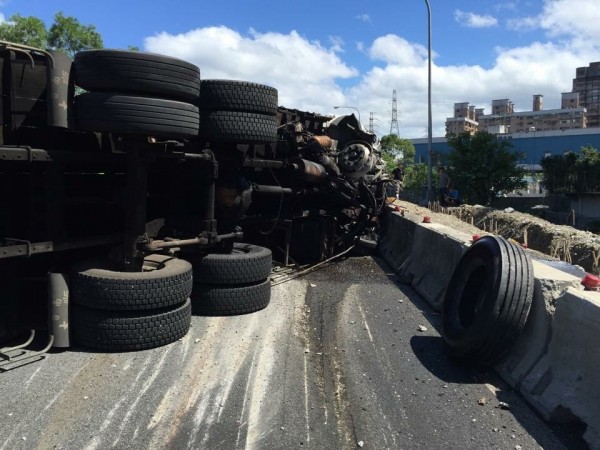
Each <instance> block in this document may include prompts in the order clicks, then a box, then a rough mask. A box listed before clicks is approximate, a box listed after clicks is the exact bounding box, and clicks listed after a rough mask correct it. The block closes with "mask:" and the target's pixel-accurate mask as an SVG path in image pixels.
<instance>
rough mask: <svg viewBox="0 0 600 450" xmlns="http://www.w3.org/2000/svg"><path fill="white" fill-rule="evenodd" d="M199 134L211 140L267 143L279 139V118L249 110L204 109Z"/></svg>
mask: <svg viewBox="0 0 600 450" xmlns="http://www.w3.org/2000/svg"><path fill="white" fill-rule="evenodd" d="M199 135H200V138H202V139H205V140H207V141H210V142H220V143H236V144H267V143H271V142H276V141H277V119H276V118H275V116H268V115H265V114H256V113H249V112H238V111H203V112H202V113H201V114H200V131H199Z"/></svg>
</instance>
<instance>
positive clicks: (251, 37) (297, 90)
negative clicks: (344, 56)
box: [145, 26, 358, 112]
mask: <svg viewBox="0 0 600 450" xmlns="http://www.w3.org/2000/svg"><path fill="white" fill-rule="evenodd" d="M338 44H339V43H338ZM145 48H146V50H148V51H150V52H154V53H162V54H167V55H171V56H174V57H177V58H181V59H184V60H186V61H190V62H192V63H194V64H196V65H198V66H199V67H200V70H201V74H202V77H203V78H205V79H211V78H213V79H215V78H216V79H219V78H222V79H238V80H245V81H254V82H258V83H264V84H268V85H271V86H273V87H275V88H277V89H278V90H279V103H280V104H281V105H284V106H288V107H293V108H298V109H306V110H310V111H318V112H322V111H323V106H324V105H329V106H328V108H331V106H332V105H336V104H341V103H343V100H344V95H343V92H342V89H341V88H340V87H339V86H338V84H336V80H338V79H342V78H352V77H355V76H356V75H358V72H357V70H356V69H354V68H352V67H350V66H348V65H347V64H345V63H344V62H343V61H342V60H341V59H340V58H339V57H338V56H337V54H336V53H335V52H336V51H337V50H338V45H337V44H334V46H333V48H325V47H323V46H322V45H321V44H320V43H319V42H311V41H308V40H307V39H306V38H304V37H302V36H300V35H299V34H298V33H297V32H296V31H292V32H290V33H289V34H280V33H258V32H256V31H254V30H250V32H249V34H248V35H242V34H241V33H239V32H237V31H234V30H232V29H230V28H227V27H223V26H222V27H207V28H199V29H196V30H192V31H189V32H187V33H184V34H178V35H171V34H168V33H160V34H157V35H155V36H151V37H148V38H146V39H145Z"/></svg>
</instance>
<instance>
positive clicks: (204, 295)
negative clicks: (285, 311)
mask: <svg viewBox="0 0 600 450" xmlns="http://www.w3.org/2000/svg"><path fill="white" fill-rule="evenodd" d="M191 299H192V312H193V313H194V314H200V315H204V316H228V315H235V314H247V313H251V312H255V311H259V310H261V309H264V308H266V307H267V305H268V304H269V302H270V301H271V281H270V280H265V281H263V282H261V283H258V284H238V285H231V286H221V285H208V284H196V285H194V290H193V291H192V297H191Z"/></svg>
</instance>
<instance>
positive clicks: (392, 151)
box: [381, 134, 415, 164]
mask: <svg viewBox="0 0 600 450" xmlns="http://www.w3.org/2000/svg"><path fill="white" fill-rule="evenodd" d="M381 151H382V152H383V153H387V154H388V155H391V156H392V157H393V159H394V160H398V159H402V160H403V162H404V163H406V164H411V163H413V162H414V160H415V146H414V145H413V143H412V142H411V141H410V140H409V139H403V138H401V137H400V136H397V135H395V134H388V135H386V136H383V137H382V138H381Z"/></svg>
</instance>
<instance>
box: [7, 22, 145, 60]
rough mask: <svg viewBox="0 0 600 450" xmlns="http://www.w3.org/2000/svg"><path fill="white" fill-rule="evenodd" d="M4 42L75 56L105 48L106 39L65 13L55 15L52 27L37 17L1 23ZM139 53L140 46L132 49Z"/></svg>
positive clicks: (130, 48)
mask: <svg viewBox="0 0 600 450" xmlns="http://www.w3.org/2000/svg"><path fill="white" fill-rule="evenodd" d="M0 40H2V41H8V42H13V43H15V44H22V45H27V46H29V47H35V48H40V49H50V50H61V51H63V52H65V53H66V54H67V55H69V56H71V57H73V56H74V55H75V53H77V52H79V51H82V50H91V49H99V48H104V42H103V40H102V36H101V35H100V33H99V32H98V31H97V30H96V27H95V26H94V25H84V24H82V23H80V22H79V20H77V19H76V18H75V17H71V16H65V15H64V14H63V13H62V12H61V11H59V12H57V13H56V14H55V15H54V21H53V23H52V24H51V25H50V27H48V28H47V27H46V24H44V22H43V21H42V20H41V19H39V18H37V17H34V16H28V17H23V16H21V15H20V14H14V15H12V16H11V17H9V18H8V19H7V20H6V21H4V22H2V23H0ZM129 50H134V51H137V50H139V49H138V48H137V47H133V46H129Z"/></svg>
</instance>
